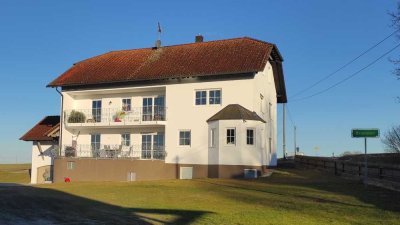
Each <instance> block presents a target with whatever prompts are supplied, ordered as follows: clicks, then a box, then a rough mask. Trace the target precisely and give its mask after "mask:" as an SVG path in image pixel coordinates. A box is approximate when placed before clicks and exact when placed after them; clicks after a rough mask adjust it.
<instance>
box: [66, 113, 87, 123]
mask: <svg viewBox="0 0 400 225" xmlns="http://www.w3.org/2000/svg"><path fill="white" fill-rule="evenodd" d="M85 120H86V116H85V114H83V112H79V111H75V110H72V111H71V113H70V114H69V116H68V123H84V122H85Z"/></svg>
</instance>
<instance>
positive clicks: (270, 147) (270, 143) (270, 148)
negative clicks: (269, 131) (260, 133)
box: [268, 138, 272, 154]
mask: <svg viewBox="0 0 400 225" xmlns="http://www.w3.org/2000/svg"><path fill="white" fill-rule="evenodd" d="M268 147H269V154H271V152H272V138H269V142H268Z"/></svg>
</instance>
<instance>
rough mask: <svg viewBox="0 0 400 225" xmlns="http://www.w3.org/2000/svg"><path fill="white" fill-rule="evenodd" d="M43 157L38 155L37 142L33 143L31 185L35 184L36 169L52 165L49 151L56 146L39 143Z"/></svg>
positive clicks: (43, 142)
mask: <svg viewBox="0 0 400 225" xmlns="http://www.w3.org/2000/svg"><path fill="white" fill-rule="evenodd" d="M40 144H41V147H42V151H43V155H41V154H40V151H39V148H38V145H37V142H36V141H34V142H33V145H32V166H31V184H36V183H37V180H38V174H37V172H38V168H39V167H42V166H50V165H53V158H52V157H51V151H53V150H54V149H55V148H56V147H57V146H56V145H54V143H52V142H51V141H42V142H40Z"/></svg>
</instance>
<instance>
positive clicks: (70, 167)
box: [67, 161, 75, 170]
mask: <svg viewBox="0 0 400 225" xmlns="http://www.w3.org/2000/svg"><path fill="white" fill-rule="evenodd" d="M73 169H75V162H73V161H70V162H67V170H73Z"/></svg>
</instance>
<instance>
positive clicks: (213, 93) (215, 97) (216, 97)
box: [208, 90, 221, 105]
mask: <svg viewBox="0 0 400 225" xmlns="http://www.w3.org/2000/svg"><path fill="white" fill-rule="evenodd" d="M208 104H210V105H219V104H221V90H210V91H209V100H208Z"/></svg>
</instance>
